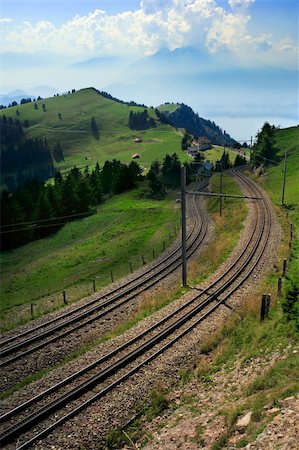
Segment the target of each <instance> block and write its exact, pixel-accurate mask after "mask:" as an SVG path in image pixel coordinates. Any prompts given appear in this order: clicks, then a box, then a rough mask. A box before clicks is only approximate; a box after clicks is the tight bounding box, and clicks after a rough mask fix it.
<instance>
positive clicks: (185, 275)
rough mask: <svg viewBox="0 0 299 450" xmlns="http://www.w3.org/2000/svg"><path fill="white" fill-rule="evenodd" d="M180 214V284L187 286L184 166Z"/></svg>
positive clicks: (183, 170) (182, 168)
mask: <svg viewBox="0 0 299 450" xmlns="http://www.w3.org/2000/svg"><path fill="white" fill-rule="evenodd" d="M181 191H182V193H181V212H182V284H183V287H186V286H187V251H186V238H187V233H186V228H187V227H186V166H182V167H181Z"/></svg>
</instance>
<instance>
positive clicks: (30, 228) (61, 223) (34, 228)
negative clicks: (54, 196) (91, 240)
mask: <svg viewBox="0 0 299 450" xmlns="http://www.w3.org/2000/svg"><path fill="white" fill-rule="evenodd" d="M67 223H68V222H60V223H53V224H47V225H38V226H31V227H26V228H19V229H17V230H8V231H0V234H10V233H18V232H19V231H33V230H37V229H40V228H48V227H58V226H62V225H67ZM170 224H172V225H173V222H172V221H167V222H166V221H165V222H161V223H160V225H170ZM152 227H153V226H147V227H138V228H134V230H125V233H126V234H127V233H133V232H135V231H142V230H148V229H149V228H152ZM84 242H88V241H87V240H86V241H84Z"/></svg>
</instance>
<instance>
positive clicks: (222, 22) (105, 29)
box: [0, 0, 292, 59]
mask: <svg viewBox="0 0 299 450" xmlns="http://www.w3.org/2000/svg"><path fill="white" fill-rule="evenodd" d="M253 2H254V0H229V1H228V3H229V6H230V8H231V9H228V10H226V9H225V8H224V7H221V6H219V5H218V4H217V0H143V1H141V3H140V8H139V9H138V10H136V11H127V12H122V13H119V14H116V15H108V14H107V13H106V12H105V11H103V10H100V9H96V10H95V11H93V12H90V13H89V14H87V15H84V16H79V15H77V16H75V17H74V18H73V19H71V20H69V21H67V22H66V23H64V24H63V25H61V26H55V25H54V24H53V23H51V22H47V21H40V22H37V23H35V24H33V23H30V22H24V23H22V24H16V23H14V22H13V23H12V20H11V19H8V18H7V19H1V20H0V25H2V26H3V27H5V30H4V32H3V34H2V37H1V38H0V51H1V50H2V51H18V52H20V51H22V52H34V51H45V50H48V51H54V52H59V53H61V54H67V55H73V56H76V57H80V58H86V59H87V58H88V57H92V56H95V55H105V54H130V53H131V54H138V55H140V56H141V55H145V54H150V53H153V52H155V51H157V50H159V49H160V48H162V47H168V48H170V49H174V48H176V47H181V46H188V45H196V44H201V45H206V47H207V48H208V49H209V50H210V51H211V52H217V51H218V50H219V49H220V48H221V47H224V48H228V49H230V50H231V51H233V52H242V51H243V52H244V49H246V51H248V50H249V51H250V49H251V50H252V51H256V50H259V51H268V50H269V48H273V49H274V47H273V44H272V42H271V36H269V35H263V34H262V35H259V36H251V35H250V34H249V32H248V29H247V28H248V22H249V21H250V15H249V14H248V7H249V6H250V4H251V3H253ZM291 48H292V43H291V42H289V41H288V40H284V41H281V42H280V43H279V44H277V45H276V51H277V52H284V51H289V50H291Z"/></svg>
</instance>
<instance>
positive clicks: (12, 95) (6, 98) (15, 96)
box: [0, 86, 57, 106]
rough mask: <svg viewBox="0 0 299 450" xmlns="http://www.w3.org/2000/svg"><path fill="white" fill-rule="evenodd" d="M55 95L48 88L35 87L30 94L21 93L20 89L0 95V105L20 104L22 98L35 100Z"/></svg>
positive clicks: (51, 89)
mask: <svg viewBox="0 0 299 450" xmlns="http://www.w3.org/2000/svg"><path fill="white" fill-rule="evenodd" d="M56 93H57V90H56V89H55V88H53V87H50V86H36V87H33V88H30V93H28V92H26V91H23V90H22V89H16V90H14V91H10V92H8V93H6V94H2V95H0V105H3V106H8V105H10V104H11V103H12V102H17V103H20V102H21V100H22V99H23V98H31V99H34V98H37V97H38V96H40V97H42V98H47V97H51V96H53V95H54V94H56Z"/></svg>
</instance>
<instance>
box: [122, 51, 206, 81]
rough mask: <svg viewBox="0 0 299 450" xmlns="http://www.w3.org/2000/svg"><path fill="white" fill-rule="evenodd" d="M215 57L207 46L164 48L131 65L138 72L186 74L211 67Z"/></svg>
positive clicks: (131, 68)
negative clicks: (212, 56)
mask: <svg viewBox="0 0 299 450" xmlns="http://www.w3.org/2000/svg"><path fill="white" fill-rule="evenodd" d="M212 65H213V59H212V58H211V56H210V54H209V52H208V51H207V49H205V48H195V47H182V48H176V49H174V50H169V49H168V48H163V49H161V50H159V51H158V52H156V53H154V54H153V55H150V56H146V57H144V58H141V59H139V60H138V61H136V62H135V63H133V64H132V65H131V66H130V68H129V69H130V70H133V71H137V73H138V74H140V73H143V74H146V75H150V74H158V73H161V74H163V75H165V74H184V73H186V74H187V73H188V74H190V73H194V72H201V71H205V70H206V69H207V68H209V70H210V69H211V66H212Z"/></svg>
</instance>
